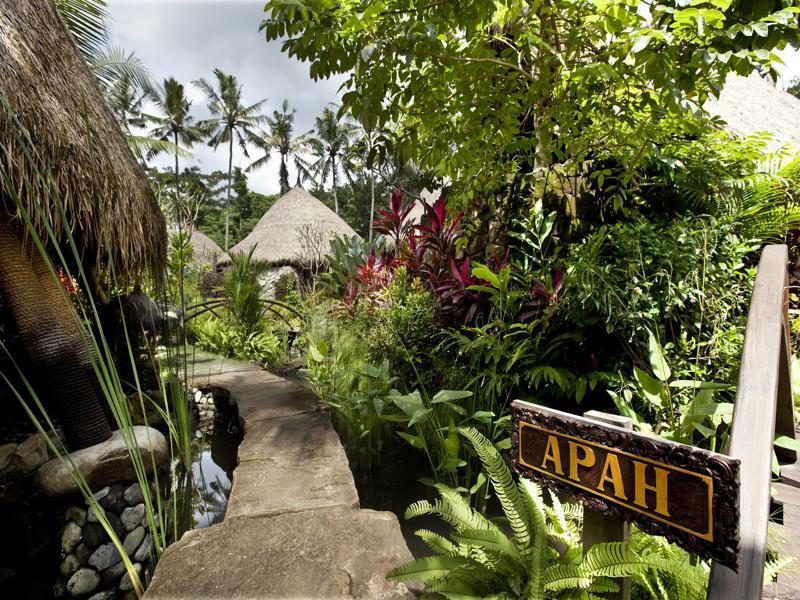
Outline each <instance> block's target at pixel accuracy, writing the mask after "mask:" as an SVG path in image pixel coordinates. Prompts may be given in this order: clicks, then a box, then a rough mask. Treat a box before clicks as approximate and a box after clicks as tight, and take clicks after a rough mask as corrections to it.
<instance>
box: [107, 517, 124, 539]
mask: <svg viewBox="0 0 800 600" xmlns="http://www.w3.org/2000/svg"><path fill="white" fill-rule="evenodd" d="M106 519H108V524H109V525H111V529H113V530H114V533H116V534H117V537H119V538H120V539H122V538H123V537H124V536H125V526H124V525H123V524H122V520H121V519H120V518H119V517H118V516H117V515H115V514H114V513H108V514H107V515H106Z"/></svg>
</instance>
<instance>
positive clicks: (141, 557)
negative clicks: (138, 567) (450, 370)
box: [132, 533, 153, 562]
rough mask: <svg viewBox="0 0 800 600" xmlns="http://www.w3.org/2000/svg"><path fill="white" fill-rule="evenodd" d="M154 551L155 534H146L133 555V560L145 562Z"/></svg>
mask: <svg viewBox="0 0 800 600" xmlns="http://www.w3.org/2000/svg"><path fill="white" fill-rule="evenodd" d="M152 551H153V536H152V535H150V534H149V533H148V534H147V536H145V538H144V541H143V542H142V543H141V545H140V546H139V549H138V550H136V554H134V555H133V557H132V558H133V560H135V561H136V562H144V561H146V560H147V559H148V558H150V553H151V552H152Z"/></svg>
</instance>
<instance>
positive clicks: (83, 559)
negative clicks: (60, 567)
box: [75, 542, 92, 565]
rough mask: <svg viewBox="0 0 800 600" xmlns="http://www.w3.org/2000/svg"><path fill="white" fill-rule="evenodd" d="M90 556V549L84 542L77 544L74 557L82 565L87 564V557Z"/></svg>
mask: <svg viewBox="0 0 800 600" xmlns="http://www.w3.org/2000/svg"><path fill="white" fill-rule="evenodd" d="M91 555H92V549H91V548H90V547H89V546H88V545H87V544H86V543H85V542H81V543H80V544H78V547H77V548H75V557H76V558H77V559H78V561H79V562H80V563H81V564H82V565H85V564H86V563H88V562H89V557H90V556H91Z"/></svg>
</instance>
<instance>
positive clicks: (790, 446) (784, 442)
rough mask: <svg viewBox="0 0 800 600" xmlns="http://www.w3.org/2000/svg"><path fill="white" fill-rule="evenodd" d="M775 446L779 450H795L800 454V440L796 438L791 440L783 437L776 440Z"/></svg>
mask: <svg viewBox="0 0 800 600" xmlns="http://www.w3.org/2000/svg"><path fill="white" fill-rule="evenodd" d="M774 443H775V445H776V446H778V447H779V448H785V449H787V450H794V451H795V452H800V440H797V439H795V438H790V437H789V436H786V435H781V436H778V437H776V438H775V442H774Z"/></svg>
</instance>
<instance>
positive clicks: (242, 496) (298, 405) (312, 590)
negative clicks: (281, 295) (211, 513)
mask: <svg viewBox="0 0 800 600" xmlns="http://www.w3.org/2000/svg"><path fill="white" fill-rule="evenodd" d="M217 363H218V361H216V360H215V359H213V358H209V359H208V360H206V361H204V362H203V363H201V366H202V368H203V371H202V372H200V373H199V372H198V368H197V367H196V368H195V380H194V384H195V385H196V386H198V387H206V386H216V387H220V388H224V389H226V390H227V391H228V392H229V393H230V396H231V399H232V400H233V401H234V402H235V403H236V405H237V407H238V410H239V416H240V417H241V419H242V421H243V424H244V427H245V437H244V440H243V441H242V443H241V445H240V447H239V464H238V466H237V467H236V470H235V471H234V476H233V489H232V491H231V497H230V500H229V503H228V511H227V513H226V516H225V520H224V521H223V522H222V523H219V524H218V525H214V526H212V527H209V528H207V529H200V530H195V531H190V532H188V533H187V534H185V535H184V536H183V538H181V540H180V541H178V542H177V543H175V544H173V545H172V546H170V547H169V548H168V549H167V550H166V551H165V552H164V555H163V556H162V557H161V561H160V562H159V564H158V567H157V568H156V571H155V574H154V576H153V580H152V582H151V584H150V587H149V588H148V590H147V592H146V594H145V596H144V597H145V600H168V599H169V600H176V599H181V598H185V599H187V600H188V599H192V600H197V599H201V598H202V599H215V600H216V599H220V600H221V599H245V598H247V599H285V598H286V599H288V598H294V599H300V598H303V599H320V600H322V599H326V600H327V599H351V598H360V599H365V600H366V599H376V600H377V599H387V600H388V599H392V600H395V599H397V600H399V599H406V598H408V599H410V598H414V597H415V596H414V594H413V593H412V592H410V591H409V590H407V589H406V587H405V586H403V585H402V584H393V583H389V582H386V581H385V579H384V575H385V573H386V572H387V571H388V570H389V569H391V568H392V567H395V566H397V565H399V564H401V563H404V562H406V561H408V560H411V554H410V552H409V551H408V548H407V547H406V545H405V542H404V541H403V536H402V534H401V532H400V525H399V523H398V521H397V518H396V517H395V515H393V514H392V513H388V512H376V511H372V510H364V509H360V508H359V507H358V493H357V491H356V488H355V484H354V482H353V477H352V474H351V473H350V469H349V467H348V463H347V457H346V456H345V453H344V449H343V448H342V445H341V443H340V442H339V438H338V436H337V434H336V432H335V431H334V429H333V426H332V425H331V421H330V418H329V416H328V414H327V413H326V412H323V411H321V410H320V407H319V404H318V403H317V400H316V398H315V397H314V395H313V393H312V392H311V391H310V390H308V389H307V388H305V387H303V386H301V385H299V384H297V383H293V382H290V381H287V380H285V379H282V378H280V377H276V376H274V375H271V374H269V373H266V372H265V371H263V370H261V369H259V368H255V367H252V366H248V365H247V364H246V363H239V364H231V363H230V362H229V363H227V364H223V365H222V367H221V366H220V365H219V364H217ZM220 367H221V368H220ZM226 367H228V368H226Z"/></svg>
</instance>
